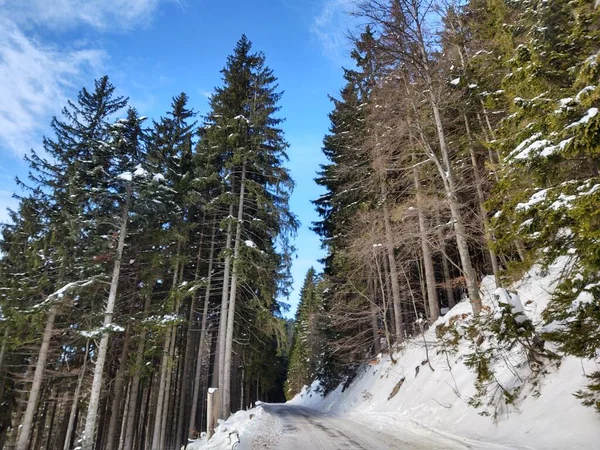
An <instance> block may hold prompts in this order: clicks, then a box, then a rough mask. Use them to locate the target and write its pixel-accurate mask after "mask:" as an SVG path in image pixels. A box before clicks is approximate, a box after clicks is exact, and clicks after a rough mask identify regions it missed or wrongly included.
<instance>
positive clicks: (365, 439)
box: [253, 404, 465, 450]
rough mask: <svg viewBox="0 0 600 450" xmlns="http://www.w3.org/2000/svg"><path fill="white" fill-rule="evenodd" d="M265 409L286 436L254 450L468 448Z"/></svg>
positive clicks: (306, 412)
mask: <svg viewBox="0 0 600 450" xmlns="http://www.w3.org/2000/svg"><path fill="white" fill-rule="evenodd" d="M262 408H264V410H265V411H266V412H268V413H269V414H271V415H272V416H274V417H275V418H276V419H277V421H278V422H279V424H280V425H281V428H282V429H283V432H282V434H281V436H280V437H279V439H277V441H276V442H269V443H264V444H263V443H261V442H257V441H255V442H254V445H253V450H256V449H269V450H321V449H327V450H387V449H415V450H435V449H440V450H441V449H450V448H465V447H464V446H458V445H457V446H453V445H448V442H444V443H443V444H442V443H441V442H439V441H434V440H432V439H431V438H429V437H425V436H421V435H418V434H415V433H412V432H410V431H404V430H402V431H400V430H395V432H394V434H393V435H392V434H389V433H387V432H386V431H384V430H378V429H374V428H370V427H368V426H366V425H365V424H363V423H358V422H355V421H353V420H350V419H347V418H342V417H336V416H333V415H328V414H325V413H322V412H320V411H316V410H314V409H310V408H307V407H304V406H297V405H288V404H263V405H262Z"/></svg>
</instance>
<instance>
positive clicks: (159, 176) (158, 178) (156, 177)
mask: <svg viewBox="0 0 600 450" xmlns="http://www.w3.org/2000/svg"><path fill="white" fill-rule="evenodd" d="M152 180H154V181H155V182H157V183H159V182H161V181H165V177H164V175H163V174H162V173H155V174H154V176H153V177H152Z"/></svg>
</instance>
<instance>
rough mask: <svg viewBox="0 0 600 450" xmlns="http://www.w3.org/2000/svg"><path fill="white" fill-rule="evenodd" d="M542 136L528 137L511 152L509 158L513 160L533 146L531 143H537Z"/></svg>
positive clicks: (537, 134)
mask: <svg viewBox="0 0 600 450" xmlns="http://www.w3.org/2000/svg"><path fill="white" fill-rule="evenodd" d="M541 135H542V133H535V134H534V135H533V136H530V137H528V138H527V139H525V140H524V141H522V142H521V143H520V144H519V145H518V146H517V147H516V148H515V149H514V150H513V151H512V152H510V154H509V155H508V157H509V158H512V157H513V156H514V155H516V154H519V153H521V152H522V151H523V149H524V148H525V147H527V146H528V145H531V143H532V142H535V141H536V140H537V139H538V138H539V137H540V136H541Z"/></svg>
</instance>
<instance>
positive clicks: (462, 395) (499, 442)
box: [291, 260, 600, 450]
mask: <svg viewBox="0 0 600 450" xmlns="http://www.w3.org/2000/svg"><path fill="white" fill-rule="evenodd" d="M565 264H566V262H565V260H560V261H559V262H557V264H555V265H553V266H551V267H550V268H549V269H548V270H547V271H542V270H541V269H540V268H539V267H535V268H533V269H532V270H531V271H530V272H529V273H528V274H527V275H526V276H525V277H524V278H523V280H521V281H520V282H519V283H516V284H515V285H514V286H512V287H511V289H510V291H512V292H514V293H515V294H516V295H515V294H513V295H510V294H508V293H507V292H506V291H504V290H501V289H497V288H496V285H495V283H494V280H493V279H492V278H491V277H487V278H485V279H484V280H483V282H482V285H481V290H482V293H483V303H484V307H487V308H489V309H491V310H492V312H493V311H495V310H497V308H498V306H499V301H500V302H503V303H508V304H509V305H511V307H512V309H513V312H514V313H517V312H519V313H521V314H524V315H525V316H526V317H527V318H528V319H530V320H532V322H533V324H534V325H536V327H538V328H539V327H540V326H541V325H542V322H541V319H540V316H541V313H542V311H543V310H544V309H545V308H546V306H547V304H548V301H549V299H550V293H551V292H552V290H553V287H554V284H555V280H556V279H557V277H558V276H559V274H560V273H561V271H562V270H563V269H564V267H565ZM494 308H496V309H494ZM471 316H472V311H471V307H470V304H469V303H468V301H463V302H461V303H459V304H458V305H457V306H456V307H454V308H453V309H452V310H451V311H449V312H448V314H446V315H445V316H444V317H441V318H440V319H439V320H438V322H437V323H436V324H435V325H434V326H432V327H431V329H430V330H429V331H427V332H426V333H425V339H423V337H420V338H416V339H413V340H411V341H408V342H406V343H405V344H403V346H402V348H401V349H399V350H398V351H397V352H396V353H395V357H396V359H397V362H396V364H392V363H391V361H390V358H389V355H384V356H383V357H382V358H381V361H380V362H379V363H378V364H376V365H374V366H372V365H366V366H364V367H362V368H361V369H359V373H358V374H357V376H356V378H355V380H354V381H353V382H352V384H351V385H350V386H349V387H348V388H347V389H346V390H345V391H344V392H343V393H342V392H341V389H342V388H341V386H340V387H338V389H336V390H335V391H334V392H331V393H330V394H329V395H327V396H326V397H325V398H322V397H321V396H320V395H319V394H318V393H317V392H316V390H317V388H318V385H316V384H313V385H312V386H310V387H308V388H305V389H304V390H303V391H302V392H301V393H300V394H299V395H297V396H296V397H295V398H294V399H293V400H292V401H291V403H294V404H301V405H304V406H308V407H312V408H316V409H320V410H323V411H329V412H331V413H334V414H340V415H348V416H350V417H351V418H352V419H353V420H356V421H359V422H363V423H365V424H366V425H368V426H371V427H383V428H382V429H386V431H388V432H390V431H393V430H394V429H396V428H405V429H406V428H411V427H413V428H415V427H417V428H420V429H423V428H424V429H426V430H428V431H430V432H432V433H437V434H440V435H442V436H444V437H446V438H450V439H453V440H455V441H457V442H462V443H464V444H465V445H467V446H469V447H471V448H493V447H490V443H493V444H495V445H496V446H497V447H502V448H529V449H530V448H535V449H557V450H558V449H567V448H573V449H575V448H576V449H595V448H598V443H599V442H600V415H599V414H597V413H596V412H595V411H594V409H593V408H587V407H584V406H583V405H582V404H581V403H580V401H579V400H578V399H576V398H575V397H574V396H573V395H572V394H573V393H574V392H576V391H577V390H579V389H581V388H582V387H583V386H584V385H585V384H586V379H585V377H584V375H585V374H586V373H590V372H591V371H592V370H597V367H596V365H595V364H594V362H593V361H589V360H580V359H578V358H573V357H566V358H564V359H563V360H562V362H561V364H560V367H559V368H558V369H556V368H554V367H548V368H547V370H548V372H549V373H548V374H547V375H545V376H544V377H543V378H542V381H541V386H537V387H536V389H533V388H531V387H529V388H527V386H526V385H525V387H524V388H523V391H522V392H521V394H520V396H519V399H518V400H517V402H516V403H515V404H514V405H512V406H510V407H509V408H506V410H504V411H503V412H502V413H501V414H500V415H499V416H498V417H497V418H496V420H495V421H494V419H492V418H491V417H487V416H482V415H480V413H481V412H482V410H481V409H475V408H474V407H472V406H469V404H468V401H469V399H470V398H471V397H473V396H474V395H475V394H476V390H475V386H474V384H475V374H474V372H473V371H471V370H470V369H469V368H467V367H466V366H465V365H464V361H463V359H464V357H465V355H466V353H467V352H468V348H467V347H466V346H465V345H463V346H460V347H459V349H458V351H457V352H456V353H446V352H443V351H441V343H440V341H439V340H438V339H437V337H436V334H435V328H436V327H437V326H438V325H444V324H448V323H454V324H456V325H457V328H458V329H460V323H462V322H463V321H465V322H466V321H468V320H469V319H470V317H471ZM517 317H521V316H520V315H517ZM519 320H521V319H519ZM425 343H426V344H427V347H428V350H429V363H430V364H431V367H432V368H430V367H429V363H428V362H427V358H426V352H425ZM514 356H515V355H513V354H508V355H507V358H512V357H514ZM432 369H433V370H432ZM494 369H495V376H496V378H497V379H498V380H501V382H502V383H507V384H510V383H514V382H516V381H518V380H517V379H518V377H519V376H520V375H519V373H520V372H519V371H520V370H523V368H522V367H519V366H517V368H516V371H515V366H513V365H511V364H509V363H507V364H504V365H503V364H497V365H495V366H494ZM537 390H539V394H540V395H537Z"/></svg>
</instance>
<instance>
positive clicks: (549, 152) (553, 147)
mask: <svg viewBox="0 0 600 450" xmlns="http://www.w3.org/2000/svg"><path fill="white" fill-rule="evenodd" d="M572 140H573V138H572V137H570V138H568V139H564V140H562V141H560V142H559V143H558V144H556V145H551V146H549V147H546V148H545V149H544V150H542V152H541V153H540V155H542V156H545V157H548V156H550V155H552V154H554V153H555V152H557V151H562V150H564V149H565V147H566V146H567V145H568V144H569V142H571V141H572Z"/></svg>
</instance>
